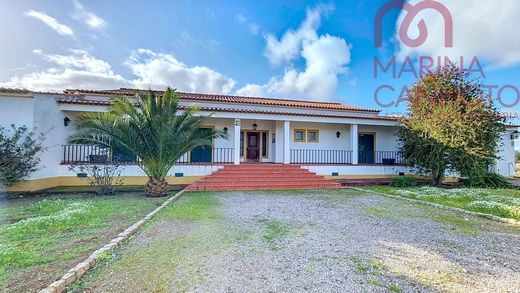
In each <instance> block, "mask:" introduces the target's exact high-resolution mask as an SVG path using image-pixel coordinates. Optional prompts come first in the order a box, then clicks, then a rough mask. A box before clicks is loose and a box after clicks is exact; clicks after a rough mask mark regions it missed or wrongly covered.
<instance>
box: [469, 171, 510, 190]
mask: <svg viewBox="0 0 520 293" xmlns="http://www.w3.org/2000/svg"><path fill="white" fill-rule="evenodd" d="M462 185H463V186H465V187H475V188H511V183H509V180H508V179H507V178H506V177H504V176H502V175H500V174H497V173H484V174H481V175H475V176H470V177H469V178H468V179H466V180H464V181H462Z"/></svg>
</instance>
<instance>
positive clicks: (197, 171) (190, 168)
mask: <svg viewBox="0 0 520 293" xmlns="http://www.w3.org/2000/svg"><path fill="white" fill-rule="evenodd" d="M222 167H223V166H219V165H177V166H174V167H173V168H172V169H170V171H169V172H168V176H174V175H175V173H183V176H185V177H186V176H207V175H210V174H211V173H212V172H216V171H218V169H220V168H222ZM121 175H122V176H146V175H145V174H144V172H143V171H142V170H141V169H140V168H139V166H137V165H128V166H124V167H123V172H122V173H121ZM55 176H72V177H75V176H77V174H76V173H74V172H71V171H70V170H69V165H61V166H59V167H58V168H57V174H56V175H55Z"/></svg>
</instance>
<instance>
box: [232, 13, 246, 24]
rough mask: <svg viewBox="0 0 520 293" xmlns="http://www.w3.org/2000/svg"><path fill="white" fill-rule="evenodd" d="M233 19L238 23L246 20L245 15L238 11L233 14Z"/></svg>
mask: <svg viewBox="0 0 520 293" xmlns="http://www.w3.org/2000/svg"><path fill="white" fill-rule="evenodd" d="M235 20H236V22H238V23H240V24H243V23H246V22H247V18H246V17H245V16H243V15H242V14H240V13H239V14H237V15H235Z"/></svg>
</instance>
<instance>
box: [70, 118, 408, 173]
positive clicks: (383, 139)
mask: <svg viewBox="0 0 520 293" xmlns="http://www.w3.org/2000/svg"><path fill="white" fill-rule="evenodd" d="M206 128H214V129H222V130H223V131H224V132H226V133H227V134H228V138H227V139H215V140H214V141H213V142H212V146H211V147H199V148H196V149H194V150H192V151H191V152H189V153H186V154H185V155H183V156H182V157H181V158H180V159H179V160H178V161H177V164H179V165H225V164H235V165H238V164H241V163H279V164H298V165H303V166H311V165H331V166H334V165H338V166H341V165H345V166H348V165H383V166H392V165H401V164H402V163H403V159H402V158H401V156H400V155H399V153H398V151H397V147H396V146H397V139H396V137H395V135H394V132H395V127H391V126H380V125H359V124H338V123H319V122H297V121H294V122H293V121H278V120H260V119H219V118H211V119H209V120H208V122H207V125H205V126H203V127H202V128H201V131H203V130H204V129H206ZM61 153H62V154H61V164H65V165H66V164H92V163H96V164H102V163H119V164H136V162H137V160H138V158H129V157H126V156H124V155H123V154H122V153H121V152H118V151H117V150H112V149H110V148H101V147H97V146H90V145H73V144H67V145H62V146H61Z"/></svg>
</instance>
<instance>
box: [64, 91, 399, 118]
mask: <svg viewBox="0 0 520 293" xmlns="http://www.w3.org/2000/svg"><path fill="white" fill-rule="evenodd" d="M56 101H57V102H58V103H60V104H76V105H93V106H110V105H111V102H110V101H107V100H104V101H99V100H97V101H96V100H85V99H82V98H80V97H78V96H65V95H63V96H60V97H59V98H58V99H56ZM185 108H186V107H185V106H179V109H181V110H182V109H185ZM199 110H200V111H205V112H233V113H251V114H264V115H288V116H310V117H327V118H352V119H368V120H385V121H397V120H398V117H395V116H368V117H363V116H353V115H338V114H317V113H305V112H284V111H270V110H254V109H233V108H219V107H201V108H200V109H199Z"/></svg>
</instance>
